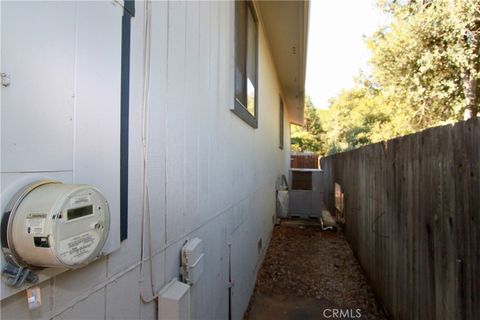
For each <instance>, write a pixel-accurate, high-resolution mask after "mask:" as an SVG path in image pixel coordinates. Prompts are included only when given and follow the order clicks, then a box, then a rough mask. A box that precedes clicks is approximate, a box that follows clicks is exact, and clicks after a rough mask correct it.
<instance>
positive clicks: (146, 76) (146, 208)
mask: <svg viewBox="0 0 480 320" xmlns="http://www.w3.org/2000/svg"><path fill="white" fill-rule="evenodd" d="M151 20H152V13H151V1H150V0H147V1H145V47H144V52H143V97H142V159H143V168H142V169H143V188H142V210H141V214H142V219H141V220H142V228H141V245H140V250H141V255H140V258H141V261H140V296H141V298H142V300H143V301H144V302H151V301H153V300H155V299H156V298H157V297H158V295H156V294H155V293H154V291H155V289H154V281H153V280H154V279H153V275H154V272H153V261H152V260H153V256H152V237H151V216H150V198H149V193H148V120H149V117H148V115H149V97H150V61H151V60H150V53H151V39H152V34H151V31H152V23H151ZM145 215H147V216H148V227H147V228H146V227H145V222H146V219H145ZM146 232H148V238H147V239H148V248H149V253H150V257H149V260H150V290H151V293H150V296H149V297H146V296H145V294H144V288H143V284H144V280H145V278H144V269H145V268H144V262H145V249H144V245H145V242H146V241H145V233H146Z"/></svg>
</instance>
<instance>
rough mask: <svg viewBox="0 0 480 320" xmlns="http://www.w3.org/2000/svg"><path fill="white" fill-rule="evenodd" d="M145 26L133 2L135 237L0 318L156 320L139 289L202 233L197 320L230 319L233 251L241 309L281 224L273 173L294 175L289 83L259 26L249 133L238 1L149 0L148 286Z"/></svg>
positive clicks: (194, 294)
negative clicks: (238, 83)
mask: <svg viewBox="0 0 480 320" xmlns="http://www.w3.org/2000/svg"><path fill="white" fill-rule="evenodd" d="M144 22H145V11H144V5H143V3H141V2H137V3H136V16H135V18H133V19H132V53H131V80H130V81H131V92H130V145H129V149H130V150H129V152H130V167H129V170H130V172H129V177H130V184H129V226H128V229H129V236H128V239H127V240H125V241H123V242H122V243H121V246H120V249H118V250H116V251H114V252H113V253H112V254H110V255H108V256H107V257H105V258H102V259H100V260H98V261H96V262H94V263H92V264H90V265H88V266H86V267H84V268H82V269H79V270H74V271H67V272H65V273H62V274H60V275H58V276H56V277H54V278H52V279H50V280H47V281H46V282H43V283H42V284H41V285H40V287H41V289H42V298H43V305H42V307H41V308H39V309H37V310H35V311H32V312H30V311H28V309H27V303H26V297H25V292H20V293H18V294H16V295H14V296H11V297H9V298H7V299H4V300H3V301H2V302H1V303H2V304H1V308H2V309H1V313H2V318H3V319H10V318H13V319H20V318H21V319H33V318H55V319H57V318H58V319H73V318H90V319H104V318H107V319H136V318H142V319H154V318H156V312H157V311H156V304H155V302H150V303H144V302H142V301H141V297H140V292H141V291H142V292H144V295H145V296H147V297H148V296H150V294H151V288H150V283H153V287H154V290H155V291H157V290H158V289H160V288H161V287H162V286H163V285H165V284H166V283H167V282H169V281H170V280H171V279H172V278H173V277H177V276H178V275H179V253H180V248H181V247H182V245H183V244H184V242H185V240H186V239H188V238H192V237H199V238H201V239H202V240H203V241H204V248H205V249H204V251H205V257H204V263H205V271H204V274H203V276H202V278H201V279H200V281H199V282H198V283H197V284H195V285H194V286H193V287H192V288H191V301H192V316H193V318H196V319H227V318H228V275H229V257H231V261H230V265H231V273H232V279H233V280H234V283H235V284H234V286H233V290H232V291H233V294H232V315H233V318H234V319H241V318H242V316H243V312H244V311H245V309H246V307H247V305H248V302H249V298H250V295H251V293H252V290H253V286H254V281H255V276H256V272H257V270H258V267H259V264H260V262H261V259H262V257H263V255H264V253H265V249H266V247H267V245H268V242H269V239H270V235H271V230H272V227H273V220H272V218H273V216H274V214H275V181H276V179H277V178H278V176H279V175H281V174H287V170H288V165H289V155H288V150H289V145H290V139H289V126H288V119H286V118H285V119H284V122H285V123H284V133H285V136H284V146H285V147H284V149H283V150H281V149H279V147H278V143H279V138H278V134H279V123H278V122H279V97H280V95H281V90H280V87H279V84H278V81H277V76H276V72H275V69H274V65H273V63H272V60H271V57H270V53H269V51H268V50H269V49H268V45H267V39H266V38H265V35H264V33H263V30H262V29H261V28H260V34H259V72H258V79H259V83H258V92H259V105H258V116H259V124H258V129H253V128H251V127H250V126H248V125H247V124H246V123H244V122H243V121H242V120H241V119H240V118H238V117H237V116H236V115H235V114H233V113H232V112H231V111H230V107H231V106H232V103H233V62H234V61H233V36H234V30H233V3H231V2H224V1H213V2H194V1H188V2H182V1H172V2H154V3H153V5H152V40H151V41H152V42H151V44H152V51H151V69H150V72H151V78H150V97H149V117H148V121H149V122H148V124H149V125H148V127H149V131H148V133H149V134H148V139H147V142H148V150H149V153H148V187H149V199H150V202H149V208H150V215H151V221H150V225H149V226H148V222H147V223H146V228H148V227H150V230H151V245H152V247H151V251H152V252H153V258H152V259H153V260H152V265H153V272H152V273H153V279H150V276H149V275H150V272H149V267H150V263H149V261H147V262H146V263H145V268H146V271H145V279H144V281H143V285H141V283H140V281H139V280H140V246H141V216H142V189H143V179H142V172H143V171H142V167H143V157H142V95H143V74H144V70H143V64H144V46H145V42H144V38H145V30H144ZM285 116H287V112H286V111H285ZM147 238H148V237H146V244H145V249H146V251H147V252H149V250H148V243H149V242H150V241H148V239H147ZM259 239H262V243H263V247H262V249H261V250H260V251H259V250H258V247H257V244H258V240H259ZM229 244H230V245H229ZM229 250H231V251H230V253H229Z"/></svg>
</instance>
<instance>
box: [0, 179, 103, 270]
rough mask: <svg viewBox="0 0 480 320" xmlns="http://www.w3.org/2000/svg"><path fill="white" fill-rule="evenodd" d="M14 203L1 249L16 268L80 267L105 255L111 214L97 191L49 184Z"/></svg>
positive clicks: (37, 186)
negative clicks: (103, 251) (103, 250)
mask: <svg viewBox="0 0 480 320" xmlns="http://www.w3.org/2000/svg"><path fill="white" fill-rule="evenodd" d="M12 202H13V205H10V207H11V208H12V210H11V213H10V216H9V218H8V227H7V240H8V241H7V244H4V243H2V247H3V250H4V253H5V256H6V257H7V258H10V260H13V261H14V262H15V263H16V264H18V265H21V266H40V267H66V268H77V267H80V266H82V265H85V264H88V263H89V262H91V261H92V260H94V259H96V258H97V257H98V256H99V255H101V250H102V248H103V245H104V244H105V241H106V239H107V236H108V231H109V226H110V211H109V207H108V202H107V200H106V199H105V198H104V196H103V195H102V193H101V192H100V191H99V190H98V189H97V188H95V187H92V186H88V185H73V184H62V183H59V182H56V181H45V182H43V183H42V182H40V183H36V184H35V185H34V186H33V187H28V186H27V188H26V189H25V191H24V192H21V193H20V196H18V197H17V198H16V199H12ZM4 220H6V219H4ZM2 223H3V221H2ZM2 229H4V228H3V226H2Z"/></svg>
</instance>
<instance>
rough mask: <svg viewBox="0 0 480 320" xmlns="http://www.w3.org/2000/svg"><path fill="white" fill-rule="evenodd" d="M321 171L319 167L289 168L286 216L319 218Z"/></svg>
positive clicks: (321, 192)
mask: <svg viewBox="0 0 480 320" xmlns="http://www.w3.org/2000/svg"><path fill="white" fill-rule="evenodd" d="M322 179H323V171H322V170H319V169H291V170H290V191H289V205H288V216H289V217H297V218H304V219H308V218H319V217H320V215H321V213H322V205H323V190H322Z"/></svg>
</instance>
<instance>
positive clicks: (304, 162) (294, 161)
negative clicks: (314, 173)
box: [290, 153, 318, 169]
mask: <svg viewBox="0 0 480 320" xmlns="http://www.w3.org/2000/svg"><path fill="white" fill-rule="evenodd" d="M290 160H291V163H290V167H291V168H309V169H317V168H318V156H317V155H316V154H311V153H306V154H302V153H299V154H292V155H291V156H290Z"/></svg>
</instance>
